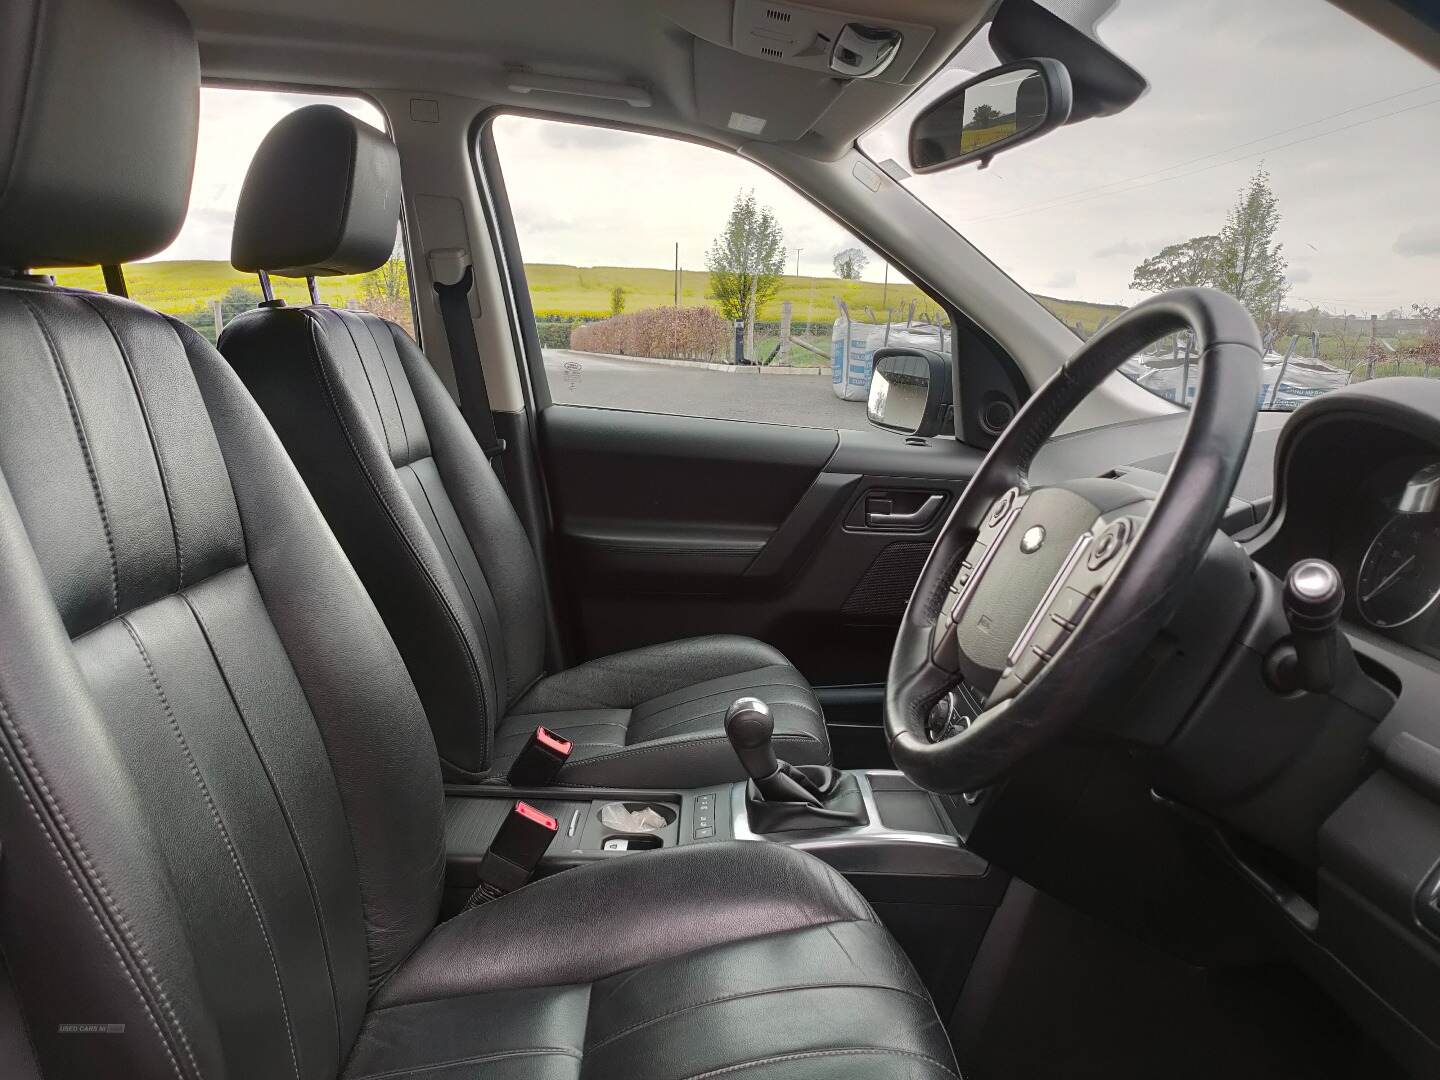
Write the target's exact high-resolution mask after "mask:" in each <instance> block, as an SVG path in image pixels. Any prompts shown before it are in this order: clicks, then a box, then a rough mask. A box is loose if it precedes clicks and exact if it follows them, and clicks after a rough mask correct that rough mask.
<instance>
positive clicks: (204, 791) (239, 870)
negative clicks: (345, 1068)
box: [120, 618, 300, 1080]
mask: <svg viewBox="0 0 1440 1080" xmlns="http://www.w3.org/2000/svg"><path fill="white" fill-rule="evenodd" d="M120 621H121V623H122V624H123V625H124V627H125V629H126V631H127V632H128V633H129V634H130V640H131V641H133V642H134V643H135V650H136V651H137V652H138V653H139V654H140V659H141V660H143V661H144V662H145V670H146V671H147V672H149V673H150V683H151V685H152V686H153V687H154V688H155V697H156V698H157V699H158V700H159V702H160V707H161V708H162V709H163V710H164V712H165V719H166V720H168V721H169V723H170V730H171V732H172V733H173V734H174V735H175V739H176V741H177V742H178V743H179V744H180V752H181V754H182V755H183V756H184V758H185V764H186V766H187V767H188V768H189V771H190V776H191V777H192V778H193V779H194V781H195V785H196V787H198V788H199V789H200V795H201V797H202V798H203V799H204V800H205V806H206V808H207V809H208V810H209V811H210V820H211V821H213V822H214V823H215V830H216V832H218V833H219V834H220V840H221V842H222V843H223V844H224V845H225V851H226V853H227V854H228V855H229V856H230V864H231V865H232V866H233V867H234V868H235V876H236V877H237V878H238V879H239V881H240V885H241V887H242V888H243V889H244V890H245V899H246V900H248V901H249V903H250V911H251V913H252V914H254V916H255V924H256V926H257V927H258V928H259V930H260V938H261V940H262V941H263V942H264V943H265V951H266V953H268V954H269V956H270V971H271V973H272V974H273V975H274V977H275V989H276V990H277V991H278V993H279V997H280V1015H281V1016H282V1018H283V1019H284V1021H285V1038H286V1041H287V1042H288V1043H289V1046H290V1064H291V1067H292V1068H293V1069H294V1072H295V1077H296V1080H300V1059H299V1057H298V1056H297V1055H296V1053H295V1029H294V1027H293V1026H292V1024H291V1022H290V1006H289V1003H288V1002H287V1001H286V1000H285V985H284V983H283V982H282V981H281V979H280V965H279V962H278V961H277V960H276V959H275V947H274V945H273V944H272V943H271V941H270V931H269V928H268V927H266V925H265V919H264V917H263V916H262V915H261V914H260V905H259V903H258V901H257V900H256V899H255V892H254V890H253V889H252V888H251V887H250V878H249V876H248V875H246V873H245V870H244V868H243V867H242V866H241V865H240V856H239V855H238V854H237V853H236V851H235V845H234V844H233V843H232V842H231V840H230V832H229V830H228V829H226V828H225V822H224V819H222V818H221V817H220V811H219V809H218V808H217V807H216V806H215V800H214V799H213V798H212V797H211V795H210V786H209V785H208V784H206V783H205V778H204V777H203V776H202V775H201V773H200V766H199V765H197V764H196V763H195V755H194V754H192V753H191V752H190V743H189V742H188V741H187V740H186V738H185V733H184V732H183V731H181V730H180V723H179V721H178V720H176V719H175V712H174V710H173V709H171V707H170V699H169V697H167V696H166V694H165V690H164V688H163V687H162V686H161V685H160V677H159V676H158V675H157V674H156V673H155V665H154V664H153V663H151V661H150V653H149V651H148V650H147V649H146V648H145V643H144V642H143V641H141V640H140V634H139V633H138V632H137V631H136V629H135V626H134V624H133V623H132V622H131V621H130V619H128V618H125V619H121V620H120Z"/></svg>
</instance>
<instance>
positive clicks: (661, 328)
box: [570, 307, 734, 361]
mask: <svg viewBox="0 0 1440 1080" xmlns="http://www.w3.org/2000/svg"><path fill="white" fill-rule="evenodd" d="M733 337H734V331H733V330H732V329H731V327H730V323H729V322H728V321H727V320H725V319H722V318H721V317H720V316H719V315H717V314H715V312H713V311H711V310H710V309H709V308H703V307H691V308H673V307H661V308H649V309H648V310H645V311H636V312H634V313H632V314H629V315H613V316H611V317H610V318H608V319H602V320H600V321H599V322H589V323H581V324H578V325H575V326H573V327H572V328H571V331H570V347H571V348H573V349H582V350H585V351H587V352H602V353H615V354H618V355H620V356H659V357H665V358H668V359H673V360H720V361H725V360H728V359H729V358H730V342H731V340H732V339H733Z"/></svg>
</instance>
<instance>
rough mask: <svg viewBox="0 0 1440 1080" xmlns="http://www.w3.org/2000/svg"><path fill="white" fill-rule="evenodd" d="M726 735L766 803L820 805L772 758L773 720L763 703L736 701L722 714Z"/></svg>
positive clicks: (786, 768)
mask: <svg viewBox="0 0 1440 1080" xmlns="http://www.w3.org/2000/svg"><path fill="white" fill-rule="evenodd" d="M725 734H726V736H727V737H728V738H729V739H730V745H731V746H733V747H734V748H735V756H736V757H738V758H739V759H740V764H741V765H742V766H743V767H744V769H745V772H746V773H748V774H749V776H750V779H751V780H752V781H754V784H755V790H756V791H758V792H759V793H760V796H761V798H762V799H764V800H765V801H766V802H780V803H803V804H805V805H808V806H819V805H820V798H819V796H818V795H817V794H816V793H815V792H814V791H812V790H810V787H809V785H808V784H805V783H803V782H801V781H800V780H798V779H796V778H795V777H794V776H793V775H791V773H790V771H789V766H788V765H786V764H785V763H784V762H782V761H781V760H780V759H779V758H777V757H776V756H775V747H774V745H773V744H772V743H771V741H770V740H771V736H773V735H774V734H775V718H774V717H772V716H771V715H770V706H769V705H766V704H765V702H763V701H761V700H760V699H759V698H753V697H742V698H737V699H736V700H735V703H734V704H733V705H731V706H730V708H729V710H728V711H727V712H726V713H725Z"/></svg>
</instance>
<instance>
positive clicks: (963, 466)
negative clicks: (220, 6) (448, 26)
mask: <svg viewBox="0 0 1440 1080" xmlns="http://www.w3.org/2000/svg"><path fill="white" fill-rule="evenodd" d="M540 439H541V448H542V454H543V457H544V462H545V472H546V481H547V485H548V487H549V492H550V498H551V502H552V506H553V510H554V515H555V533H556V541H557V550H558V558H557V560H556V563H557V577H558V579H559V585H560V591H561V592H562V593H563V597H564V599H563V600H562V603H564V604H567V605H568V606H567V610H566V614H567V615H568V616H569V617H568V618H566V619H563V621H564V622H567V623H568V624H569V626H570V628H571V629H572V631H573V638H574V644H575V646H576V648H577V652H578V653H579V655H580V656H581V657H592V656H600V655H604V654H607V653H611V652H616V651H618V650H621V649H626V648H633V647H635V646H638V645H644V644H649V643H652V642H657V641H664V640H668V639H672V638H678V637H687V636H691V635H696V634H710V633H738V634H748V635H751V636H753V637H757V638H760V639H761V640H764V641H769V642H771V643H772V644H774V645H775V646H776V647H778V648H779V649H780V650H781V651H782V652H784V653H785V654H786V656H788V657H789V658H790V659H791V660H792V661H793V662H794V663H795V664H796V665H797V666H798V667H799V668H800V669H801V671H803V672H804V673H805V675H806V676H807V677H808V678H809V679H810V680H811V682H813V683H815V684H816V685H817V686H858V685H862V684H874V683H879V682H882V681H883V680H884V677H885V670H886V666H887V664H888V662H889V657H890V647H891V645H892V643H893V641H894V635H895V626H896V625H897V624H898V623H899V619H900V615H901V613H902V612H903V611H904V607H905V602H906V600H907V599H908V598H909V595H910V590H911V588H912V587H913V586H914V583H915V579H916V577H917V576H918V575H919V572H920V567H921V564H922V563H923V562H924V560H925V557H926V555H927V554H928V553H929V550H930V546H931V545H932V544H933V542H934V539H935V535H936V533H937V532H938V530H939V528H940V524H941V523H942V522H943V521H944V520H945V517H946V515H947V514H948V512H949V509H950V507H952V506H953V505H954V500H955V499H956V497H957V496H958V495H959V493H960V492H961V490H963V488H964V486H965V484H966V483H967V482H968V481H969V479H970V477H971V476H972V475H973V473H974V471H975V468H976V467H977V466H978V464H979V462H980V458H981V455H980V454H979V452H978V451H975V450H972V449H970V448H968V447H965V446H963V445H962V444H959V443H956V442H954V441H953V440H950V439H944V440H937V439H932V440H926V441H925V442H923V443H920V444H918V445H916V444H911V443H908V442H907V441H906V440H903V439H900V438H898V437H896V436H893V435H889V434H886V433H883V432H878V431H876V432H864V431H843V432H836V431H834V430H830V429H822V428H802V427H784V426H779V425H771V424H755V423H745V422H741V421H731V420H707V419H698V418H693V417H683V416H662V415H657V414H653V413H638V412H622V411H615V410H607V409H594V408H585V407H578V406H568V405H553V406H551V407H550V408H547V409H545V410H544V411H543V412H542V413H541V420H540ZM936 497H938V500H939V501H938V503H937V502H936V501H935V499H936ZM914 511H923V513H921V514H920V515H918V516H917V517H914V518H909V519H907V520H902V521H896V520H893V516H894V515H900V516H901V517H904V515H907V514H910V513H912V512H914ZM884 514H889V515H891V516H892V517H891V518H886V517H884V516H882V515H884ZM852 696H853V695H852Z"/></svg>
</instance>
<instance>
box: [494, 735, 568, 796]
mask: <svg viewBox="0 0 1440 1080" xmlns="http://www.w3.org/2000/svg"><path fill="white" fill-rule="evenodd" d="M574 749H575V744H574V743H572V742H571V741H570V740H569V739H565V738H561V737H560V736H559V735H556V734H555V732H553V731H551V730H549V729H548V728H544V727H537V728H536V729H535V731H534V732H533V733H532V734H531V736H530V739H529V741H528V742H526V744H525V748H524V749H523V750H521V751H520V753H519V755H518V756H517V757H516V758H515V761H514V763H513V764H511V766H510V771H509V772H508V773H507V774H506V776H505V779H506V780H508V781H509V782H510V783H511V784H514V785H515V786H516V787H544V786H545V785H547V784H553V783H554V782H555V778H556V777H557V776H559V775H560V770H561V769H562V768H563V767H564V765H565V762H567V761H569V760H570V752H571V751H572V750H574Z"/></svg>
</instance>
